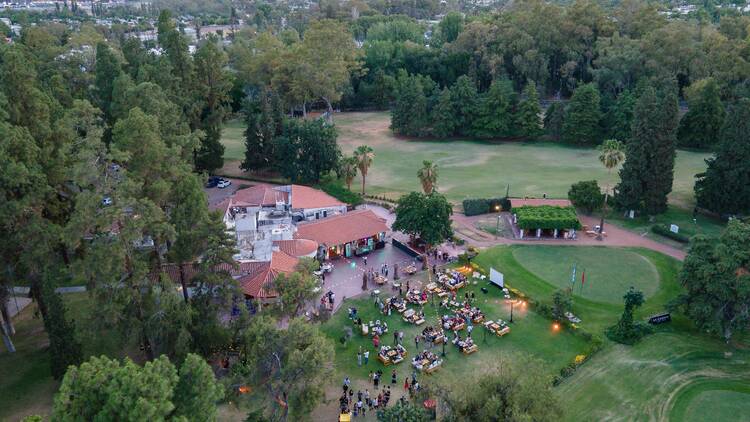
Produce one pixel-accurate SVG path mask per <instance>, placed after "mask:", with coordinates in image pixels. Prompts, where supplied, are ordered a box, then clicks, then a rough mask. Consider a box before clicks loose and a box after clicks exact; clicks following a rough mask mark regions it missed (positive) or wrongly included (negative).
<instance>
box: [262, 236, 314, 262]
mask: <svg viewBox="0 0 750 422" xmlns="http://www.w3.org/2000/svg"><path fill="white" fill-rule="evenodd" d="M273 245H274V246H278V247H279V250H280V251H281V252H284V253H285V254H287V255H289V256H296V257H298V258H301V257H303V256H309V255H312V254H313V253H315V252H317V251H318V242H316V241H314V240H307V239H292V240H274V241H273Z"/></svg>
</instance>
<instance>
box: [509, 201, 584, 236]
mask: <svg viewBox="0 0 750 422" xmlns="http://www.w3.org/2000/svg"><path fill="white" fill-rule="evenodd" d="M513 213H514V214H516V215H517V217H518V227H520V228H522V229H524V230H533V229H543V230H551V229H576V230H577V229H580V228H581V223H580V222H579V221H578V216H576V210H575V208H573V207H559V206H554V205H541V206H538V207H532V206H523V207H518V208H514V209H513Z"/></svg>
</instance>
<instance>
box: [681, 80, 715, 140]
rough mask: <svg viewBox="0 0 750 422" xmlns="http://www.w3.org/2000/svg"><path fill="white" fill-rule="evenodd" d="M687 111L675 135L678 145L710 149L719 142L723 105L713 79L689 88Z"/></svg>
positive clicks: (702, 81)
mask: <svg viewBox="0 0 750 422" xmlns="http://www.w3.org/2000/svg"><path fill="white" fill-rule="evenodd" d="M689 91H691V92H690V95H688V106H689V110H688V112H687V113H685V115H684V116H682V120H680V128H679V131H678V133H677V137H678V138H679V141H680V145H681V146H684V147H690V148H710V147H712V146H714V145H716V143H717V142H718V140H719V132H720V131H721V127H722V125H723V124H724V116H725V111H724V105H723V104H722V103H721V98H720V97H719V87H718V85H717V84H716V81H715V80H713V79H706V80H701V81H697V82H694V83H693V84H692V85H691V86H690V88H689Z"/></svg>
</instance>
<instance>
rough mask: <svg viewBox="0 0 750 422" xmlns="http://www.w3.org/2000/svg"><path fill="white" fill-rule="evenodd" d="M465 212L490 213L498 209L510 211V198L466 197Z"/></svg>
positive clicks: (468, 214) (467, 213)
mask: <svg viewBox="0 0 750 422" xmlns="http://www.w3.org/2000/svg"><path fill="white" fill-rule="evenodd" d="M463 207H464V214H465V215H466V216H468V217H470V216H472V215H480V214H488V213H491V212H497V211H510V199H508V198H473V199H464V201H463Z"/></svg>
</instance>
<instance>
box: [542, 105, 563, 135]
mask: <svg viewBox="0 0 750 422" xmlns="http://www.w3.org/2000/svg"><path fill="white" fill-rule="evenodd" d="M564 124H565V107H564V106H563V105H562V103H559V102H554V103H552V104H550V106H549V107H547V111H545V112H544V131H545V132H547V135H548V136H550V137H551V138H552V139H554V140H555V141H559V140H560V138H561V137H562V131H563V125H564Z"/></svg>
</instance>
